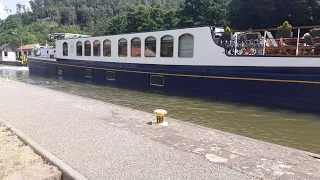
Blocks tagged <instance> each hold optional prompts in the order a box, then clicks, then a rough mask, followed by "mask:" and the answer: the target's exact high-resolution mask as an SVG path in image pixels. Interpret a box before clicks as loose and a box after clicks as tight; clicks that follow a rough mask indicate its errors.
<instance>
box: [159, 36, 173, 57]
mask: <svg viewBox="0 0 320 180" xmlns="http://www.w3.org/2000/svg"><path fill="white" fill-rule="evenodd" d="M167 36H168V37H171V38H172V56H162V55H161V52H162V43H163V38H164V37H167ZM160 57H162V58H173V57H174V37H173V36H171V35H164V36H162V37H161V40H160Z"/></svg>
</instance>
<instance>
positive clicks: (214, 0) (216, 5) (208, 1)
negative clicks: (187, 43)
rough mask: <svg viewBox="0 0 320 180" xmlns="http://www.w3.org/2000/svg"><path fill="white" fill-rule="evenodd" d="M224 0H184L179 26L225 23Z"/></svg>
mask: <svg viewBox="0 0 320 180" xmlns="http://www.w3.org/2000/svg"><path fill="white" fill-rule="evenodd" d="M226 3H227V2H226V0H185V2H184V5H183V8H182V9H181V11H180V13H179V15H180V23H179V27H193V26H207V25H221V24H225V15H226Z"/></svg>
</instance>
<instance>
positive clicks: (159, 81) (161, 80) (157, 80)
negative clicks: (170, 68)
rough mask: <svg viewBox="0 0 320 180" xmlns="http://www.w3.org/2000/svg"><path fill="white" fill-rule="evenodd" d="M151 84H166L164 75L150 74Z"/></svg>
mask: <svg viewBox="0 0 320 180" xmlns="http://www.w3.org/2000/svg"><path fill="white" fill-rule="evenodd" d="M150 84H151V85H152V86H164V77H163V76H159V75H150Z"/></svg>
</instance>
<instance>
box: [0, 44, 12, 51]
mask: <svg viewBox="0 0 320 180" xmlns="http://www.w3.org/2000/svg"><path fill="white" fill-rule="evenodd" d="M8 46H9V48H11V49H12V50H16V48H14V47H13V46H11V45H10V44H3V45H0V51H2V50H3V49H4V48H6V47H8Z"/></svg>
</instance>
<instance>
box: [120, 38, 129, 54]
mask: <svg viewBox="0 0 320 180" xmlns="http://www.w3.org/2000/svg"><path fill="white" fill-rule="evenodd" d="M127 55H128V42H127V40H126V39H124V38H122V39H120V40H119V45H118V56H119V57H127Z"/></svg>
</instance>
